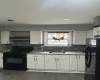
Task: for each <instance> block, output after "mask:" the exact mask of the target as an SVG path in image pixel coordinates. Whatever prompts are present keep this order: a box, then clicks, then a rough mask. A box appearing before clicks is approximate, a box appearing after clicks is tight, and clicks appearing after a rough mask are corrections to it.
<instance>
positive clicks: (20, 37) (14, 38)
mask: <svg viewBox="0 0 100 80" xmlns="http://www.w3.org/2000/svg"><path fill="white" fill-rule="evenodd" d="M10 40H11V41H16V40H30V37H29V36H14V37H10Z"/></svg>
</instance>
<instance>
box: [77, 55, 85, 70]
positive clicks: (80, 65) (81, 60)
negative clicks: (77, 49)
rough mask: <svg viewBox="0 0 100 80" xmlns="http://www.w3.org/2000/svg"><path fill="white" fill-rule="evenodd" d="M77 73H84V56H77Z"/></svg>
mask: <svg viewBox="0 0 100 80" xmlns="http://www.w3.org/2000/svg"><path fill="white" fill-rule="evenodd" d="M77 56H78V57H77V58H78V71H85V55H77Z"/></svg>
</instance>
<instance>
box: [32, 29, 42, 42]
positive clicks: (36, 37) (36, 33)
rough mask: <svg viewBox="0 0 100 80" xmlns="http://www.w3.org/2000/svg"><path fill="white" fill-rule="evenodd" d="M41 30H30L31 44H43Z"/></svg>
mask: <svg viewBox="0 0 100 80" xmlns="http://www.w3.org/2000/svg"><path fill="white" fill-rule="evenodd" d="M41 35H42V34H41V31H30V44H41V43H42V41H41V40H42V39H41V37H42V36H41Z"/></svg>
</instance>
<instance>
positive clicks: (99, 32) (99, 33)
mask: <svg viewBox="0 0 100 80" xmlns="http://www.w3.org/2000/svg"><path fill="white" fill-rule="evenodd" d="M98 35H100V27H98Z"/></svg>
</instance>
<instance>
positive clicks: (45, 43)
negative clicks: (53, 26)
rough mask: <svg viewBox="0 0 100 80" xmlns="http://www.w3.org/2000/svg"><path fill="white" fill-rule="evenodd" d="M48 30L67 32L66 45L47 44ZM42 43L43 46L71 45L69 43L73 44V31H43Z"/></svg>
mask: <svg viewBox="0 0 100 80" xmlns="http://www.w3.org/2000/svg"><path fill="white" fill-rule="evenodd" d="M48 32H69V35H70V36H69V44H68V45H56V44H48V40H47V38H48ZM43 37H44V38H43V43H44V46H62V47H66V46H67V47H68V46H71V44H73V31H43Z"/></svg>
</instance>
